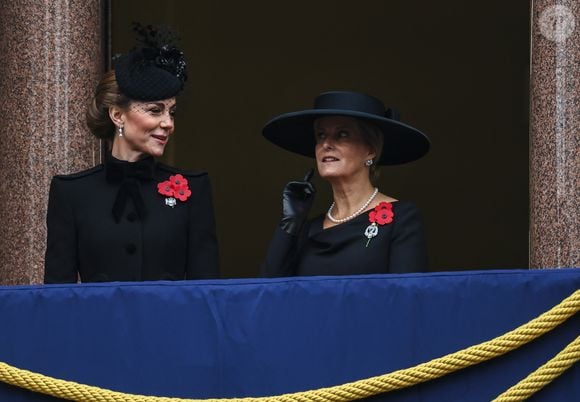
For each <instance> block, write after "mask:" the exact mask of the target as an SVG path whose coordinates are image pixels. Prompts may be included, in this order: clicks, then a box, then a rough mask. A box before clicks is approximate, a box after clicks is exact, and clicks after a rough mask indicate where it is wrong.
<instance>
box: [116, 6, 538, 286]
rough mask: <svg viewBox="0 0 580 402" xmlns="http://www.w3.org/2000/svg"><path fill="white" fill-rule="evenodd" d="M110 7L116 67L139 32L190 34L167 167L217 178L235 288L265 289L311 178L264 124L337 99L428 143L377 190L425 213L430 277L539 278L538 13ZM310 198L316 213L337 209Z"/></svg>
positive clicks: (221, 231) (387, 171) (224, 245)
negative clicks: (532, 20) (534, 209)
mask: <svg viewBox="0 0 580 402" xmlns="http://www.w3.org/2000/svg"><path fill="white" fill-rule="evenodd" d="M111 3H112V13H111V15H112V22H111V23H112V50H113V53H115V52H124V51H126V50H127V49H128V48H129V47H130V46H131V45H132V41H133V35H132V32H131V22H132V21H139V22H142V23H145V24H150V23H151V24H159V23H161V24H168V25H171V26H173V27H174V28H176V30H177V31H178V32H179V33H180V36H181V38H182V41H181V45H182V48H183V49H184V52H185V54H186V56H187V59H188V62H189V77H190V78H189V81H188V84H187V85H188V87H187V90H186V91H185V93H184V95H183V96H182V97H181V98H180V99H179V102H180V105H179V107H180V114H179V115H178V120H177V122H176V127H177V128H176V133H175V137H174V139H173V143H172V144H171V146H170V148H169V149H168V151H167V154H166V156H165V159H166V161H167V162H169V163H171V164H174V165H176V166H180V167H183V168H189V169H202V170H207V171H208V172H209V173H210V177H211V179H212V183H213V191H214V203H215V208H216V214H217V223H218V236H219V241H220V248H221V255H222V273H223V276H224V277H251V276H255V275H256V274H257V272H258V268H259V265H260V262H261V260H262V257H263V255H264V253H265V249H266V246H267V243H268V240H269V238H270V235H271V234H272V232H273V230H274V227H275V225H276V224H277V222H278V218H279V214H280V207H281V195H280V193H281V190H282V188H283V186H284V184H285V183H286V182H287V181H288V180H291V179H296V178H300V177H302V176H303V174H304V172H305V171H306V170H307V169H308V168H310V167H311V166H313V161H312V160H310V159H308V158H305V157H300V156H296V155H292V154H289V153H287V152H285V151H283V150H281V149H279V148H276V147H275V146H274V145H271V144H270V143H268V142H267V141H266V140H264V139H263V138H262V136H261V128H262V125H263V124H264V123H265V122H266V121H267V120H269V119H270V118H271V117H273V116H275V115H277V114H281V113H284V112H289V111H294V110H300V109H307V108H309V107H310V106H311V103H312V99H313V98H314V97H315V96H316V95H317V94H318V93H320V92H323V91H326V90H334V89H338V90H340V89H345V90H357V91H362V92H366V93H369V94H371V95H374V96H377V97H379V98H381V99H382V100H383V101H384V102H385V103H386V104H387V105H388V106H394V107H396V108H398V109H399V110H400V111H401V118H402V121H404V122H408V123H409V124H411V125H413V126H416V127H418V128H419V129H421V130H422V131H423V132H425V133H426V134H427V135H428V136H429V137H430V138H431V140H432V149H431V152H430V153H429V155H428V156H427V157H425V158H423V159H422V160H420V161H418V162H415V163H412V164H409V165H403V166H398V167H389V168H383V169H382V172H381V179H380V182H379V188H380V190H381V191H382V192H384V193H385V194H387V195H391V196H394V197H396V198H399V199H405V200H412V201H414V202H416V203H417V204H418V206H419V207H420V209H421V210H422V213H423V217H424V220H425V224H426V227H427V232H428V233H427V234H428V242H429V252H430V262H431V270H432V271H446V270H463V269H491V268H525V267H527V266H528V209H529V208H528V114H529V112H528V77H529V2H503V1H498V0H496V1H491V2H468V3H466V2H462V1H458V0H452V1H448V2H445V3H440V2H425V1H418V0H413V1H388V2H387V1H381V0H371V1H366V2H358V3H357V2H353V1H346V0H339V1H336V0H332V1H331V0H323V1H305V0H298V1H294V2H291V3H288V2H270V1H252V2H236V1H229V2H225V1H213V0H205V1H195V2H185V1H169V0H168V1H165V2H163V3H159V2H153V1H149V0H131V1H122V2H120V1H118V2H111ZM315 184H316V186H317V188H318V190H319V191H318V195H317V200H316V203H315V205H314V208H313V214H319V213H322V212H323V211H325V210H326V209H327V208H328V206H329V204H330V202H331V196H330V193H329V187H328V186H327V185H326V184H325V183H324V182H322V181H320V180H319V179H317V178H315Z"/></svg>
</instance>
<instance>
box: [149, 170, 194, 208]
mask: <svg viewBox="0 0 580 402" xmlns="http://www.w3.org/2000/svg"><path fill="white" fill-rule="evenodd" d="M157 191H158V192H159V194H161V195H164V196H165V197H166V198H165V205H168V206H170V207H171V208H173V207H174V206H175V205H176V204H177V200H179V201H183V202H184V201H187V199H188V198H189V197H190V196H191V190H190V189H189V186H188V184H187V179H186V178H185V177H183V176H182V175H180V174H176V175H174V176H169V180H165V181H163V182H161V183H158V184H157ZM176 199H177V200H176Z"/></svg>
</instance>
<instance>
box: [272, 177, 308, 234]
mask: <svg viewBox="0 0 580 402" xmlns="http://www.w3.org/2000/svg"><path fill="white" fill-rule="evenodd" d="M313 173H314V169H310V170H309V171H308V172H307V173H306V175H305V176H304V180H303V181H291V182H289V183H288V184H286V187H284V191H283V192H282V221H281V222H280V227H281V228H282V230H283V231H285V232H286V233H288V234H289V235H296V234H298V232H299V231H300V229H301V228H302V225H303V224H304V222H305V221H306V219H307V218H308V212H309V211H310V208H311V207H312V203H313V202H314V195H315V194H316V189H315V188H314V185H313V184H312V183H311V182H310V179H311V178H312V174H313Z"/></svg>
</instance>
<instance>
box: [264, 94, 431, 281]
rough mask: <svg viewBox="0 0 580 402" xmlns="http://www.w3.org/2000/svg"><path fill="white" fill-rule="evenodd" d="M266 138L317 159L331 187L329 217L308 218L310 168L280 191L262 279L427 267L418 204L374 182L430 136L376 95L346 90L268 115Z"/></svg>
mask: <svg viewBox="0 0 580 402" xmlns="http://www.w3.org/2000/svg"><path fill="white" fill-rule="evenodd" d="M263 135H264V136H265V137H266V138H267V139H268V140H270V141H271V142H273V143H274V144H276V145H278V146H280V147H282V148H284V149H286V150H288V151H291V152H294V153H298V154H301V155H305V156H309V157H314V158H315V159H316V167H317V170H318V173H319V175H320V177H321V178H322V179H324V180H325V181H327V182H328V183H330V185H331V186H332V193H333V199H334V200H333V202H331V203H330V207H329V209H328V211H327V212H326V213H325V214H322V215H320V216H318V217H316V218H314V219H312V220H310V221H307V215H308V213H309V210H310V207H311V205H312V202H313V199H314V195H315V189H314V186H313V185H312V183H310V177H311V174H312V173H311V172H309V173H308V174H307V175H306V177H305V178H304V180H303V181H293V182H290V183H288V184H287V185H286V187H285V188H284V191H283V211H282V220H281V223H280V225H279V228H278V229H277V230H276V233H275V235H274V237H273V239H272V241H271V243H270V247H269V249H268V253H267V256H266V260H265V262H264V264H263V266H262V274H263V275H265V276H291V275H350V274H371V273H402V272H421V271H426V270H427V252H426V246H425V237H424V231H423V225H422V223H421V218H420V215H419V212H418V210H417V208H416V207H415V205H414V204H413V203H411V202H408V201H399V200H397V199H395V198H393V197H391V196H388V195H386V194H383V193H381V192H380V191H379V189H378V188H377V187H375V186H374V185H373V184H372V183H373V179H374V178H375V176H376V173H377V171H376V166H377V165H394V164H402V163H407V162H411V161H414V160H416V159H418V158H420V157H422V156H423V155H425V154H426V153H427V151H428V150H429V146H430V142H429V139H428V138H427V137H426V136H425V135H424V134H423V133H421V132H420V131H419V130H417V129H415V128H413V127H411V126H409V125H406V124H403V123H401V122H400V121H399V120H398V116H397V114H396V112H394V111H393V110H390V109H389V110H385V107H384V105H383V103H382V102H381V101H380V100H379V99H377V98H375V97H372V96H369V95H366V94H362V93H357V92H347V91H333V92H325V93H322V94H320V95H319V96H318V97H317V98H316V100H315V103H314V108H313V109H309V110H303V111H299V112H293V113H286V114H283V115H281V116H278V117H276V118H274V119H272V120H270V121H269V122H268V123H267V124H266V125H265V127H264V129H263Z"/></svg>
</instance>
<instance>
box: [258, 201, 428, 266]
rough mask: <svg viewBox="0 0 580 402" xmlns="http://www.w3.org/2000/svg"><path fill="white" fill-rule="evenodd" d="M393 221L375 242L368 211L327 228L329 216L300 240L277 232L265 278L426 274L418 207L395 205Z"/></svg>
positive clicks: (316, 222) (311, 223)
mask: <svg viewBox="0 0 580 402" xmlns="http://www.w3.org/2000/svg"><path fill="white" fill-rule="evenodd" d="M392 204H393V212H394V216H393V221H392V222H391V223H389V224H385V225H382V226H379V227H378V234H377V236H376V237H373V238H372V239H371V240H370V241H369V240H368V238H367V237H366V236H365V234H364V233H365V229H366V228H367V227H368V226H369V225H370V221H369V212H370V211H371V210H369V211H366V212H365V213H362V214H361V215H359V216H357V217H356V218H354V219H352V220H350V221H348V222H344V223H341V224H340V225H336V226H333V227H331V228H328V229H323V228H322V223H323V221H324V215H321V216H318V217H317V218H314V219H313V220H311V221H309V222H308V223H307V224H306V225H305V227H304V228H303V229H302V230H301V232H300V234H299V236H290V235H288V234H286V233H285V232H284V231H282V230H281V229H279V228H278V229H277V230H276V232H275V233H274V237H273V238H272V241H271V242H270V246H269V248H268V251H267V254H266V260H265V262H264V264H263V265H262V275H263V276H294V275H357V274H380V273H406V272H423V271H427V269H428V267H427V246H426V241H425V234H424V230H423V224H422V221H421V217H420V214H419V210H418V209H417V207H416V206H415V205H414V204H413V203H410V202H405V201H397V202H393V203H392Z"/></svg>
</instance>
